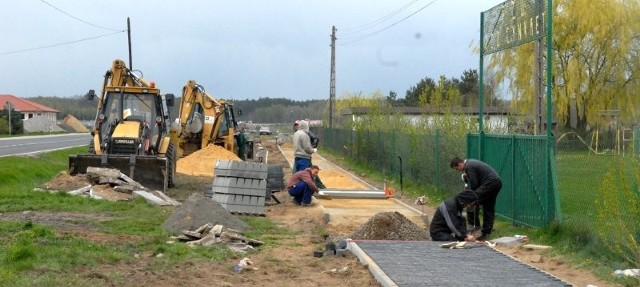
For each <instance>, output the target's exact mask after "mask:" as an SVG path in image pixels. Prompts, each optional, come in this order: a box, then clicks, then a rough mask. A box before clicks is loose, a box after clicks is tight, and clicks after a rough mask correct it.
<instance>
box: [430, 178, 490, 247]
mask: <svg viewBox="0 0 640 287" xmlns="http://www.w3.org/2000/svg"><path fill="white" fill-rule="evenodd" d="M477 202H478V195H477V194H476V193H475V192H473V191H472V190H470V189H465V190H464V191H462V192H460V193H458V194H456V196H454V197H452V198H449V199H447V200H445V201H443V202H442V203H440V205H439V206H438V208H437V209H436V212H435V214H434V215H433V219H432V220H431V224H430V226H429V233H430V234H431V239H432V240H433V241H456V240H458V241H462V240H466V241H475V240H476V238H475V237H474V236H473V235H472V234H470V233H468V232H467V224H466V222H465V220H464V217H463V216H462V210H463V209H464V208H465V207H466V208H469V207H472V206H474V205H475V204H476V203H477Z"/></svg>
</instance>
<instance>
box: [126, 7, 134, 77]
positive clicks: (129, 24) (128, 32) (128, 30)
mask: <svg viewBox="0 0 640 287" xmlns="http://www.w3.org/2000/svg"><path fill="white" fill-rule="evenodd" d="M127 37H128V40H129V70H131V71H133V60H132V59H131V22H130V21H129V17H127Z"/></svg>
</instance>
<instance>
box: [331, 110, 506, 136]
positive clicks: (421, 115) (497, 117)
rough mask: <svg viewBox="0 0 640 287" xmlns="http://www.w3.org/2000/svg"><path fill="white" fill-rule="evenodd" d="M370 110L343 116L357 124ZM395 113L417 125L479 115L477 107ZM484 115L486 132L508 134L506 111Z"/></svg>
mask: <svg viewBox="0 0 640 287" xmlns="http://www.w3.org/2000/svg"><path fill="white" fill-rule="evenodd" d="M369 109H370V108H368V107H352V108H350V109H349V111H348V112H346V113H344V114H343V116H348V117H351V121H353V122H357V121H360V120H362V118H364V117H366V116H367V115H368V114H369ZM394 111H395V112H398V113H400V114H402V115H404V117H405V118H406V119H408V120H409V122H412V123H416V122H418V121H421V120H423V119H425V118H426V120H427V122H428V123H433V122H434V120H435V119H437V118H439V117H442V116H444V115H445V114H447V113H450V114H452V115H455V116H461V117H462V118H464V119H465V120H469V121H474V122H477V120H478V114H479V111H478V108H477V107H457V108H454V109H453V110H447V112H444V111H443V109H439V108H436V107H429V108H420V107H396V108H394ZM483 115H484V122H483V124H484V128H485V131H491V132H494V133H506V132H507V131H508V127H509V117H508V116H509V113H508V112H507V111H506V110H502V109H499V108H497V107H486V108H484V110H483Z"/></svg>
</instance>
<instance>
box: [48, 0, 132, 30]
mask: <svg viewBox="0 0 640 287" xmlns="http://www.w3.org/2000/svg"><path fill="white" fill-rule="evenodd" d="M40 1H41V2H42V3H44V4H47V5H49V7H51V8H53V9H56V10H57V11H58V12H60V13H62V14H65V15H67V16H69V17H71V18H73V19H76V20H78V21H80V22H82V23H85V24H87V25H90V26H93V27H96V28H100V29H104V30H107V31H120V30H119V29H113V28H105V27H102V26H99V25H96V24H93V23H89V22H87V21H85V20H82V19H80V18H78V17H76V16H73V15H71V14H69V13H67V12H65V11H63V10H62V9H60V8H58V7H56V6H53V5H52V4H51V3H49V2H47V1H44V0H40Z"/></svg>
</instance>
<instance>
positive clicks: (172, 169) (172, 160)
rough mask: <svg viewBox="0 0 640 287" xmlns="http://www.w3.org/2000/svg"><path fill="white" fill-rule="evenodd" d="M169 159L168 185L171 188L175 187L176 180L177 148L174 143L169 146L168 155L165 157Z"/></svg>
mask: <svg viewBox="0 0 640 287" xmlns="http://www.w3.org/2000/svg"><path fill="white" fill-rule="evenodd" d="M165 156H166V157H167V162H168V163H167V169H168V170H167V174H168V176H169V180H168V183H167V185H168V186H169V187H174V186H175V185H176V184H175V178H176V147H175V145H174V144H173V143H170V144H169V147H168V148H167V153H166V155H165Z"/></svg>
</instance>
